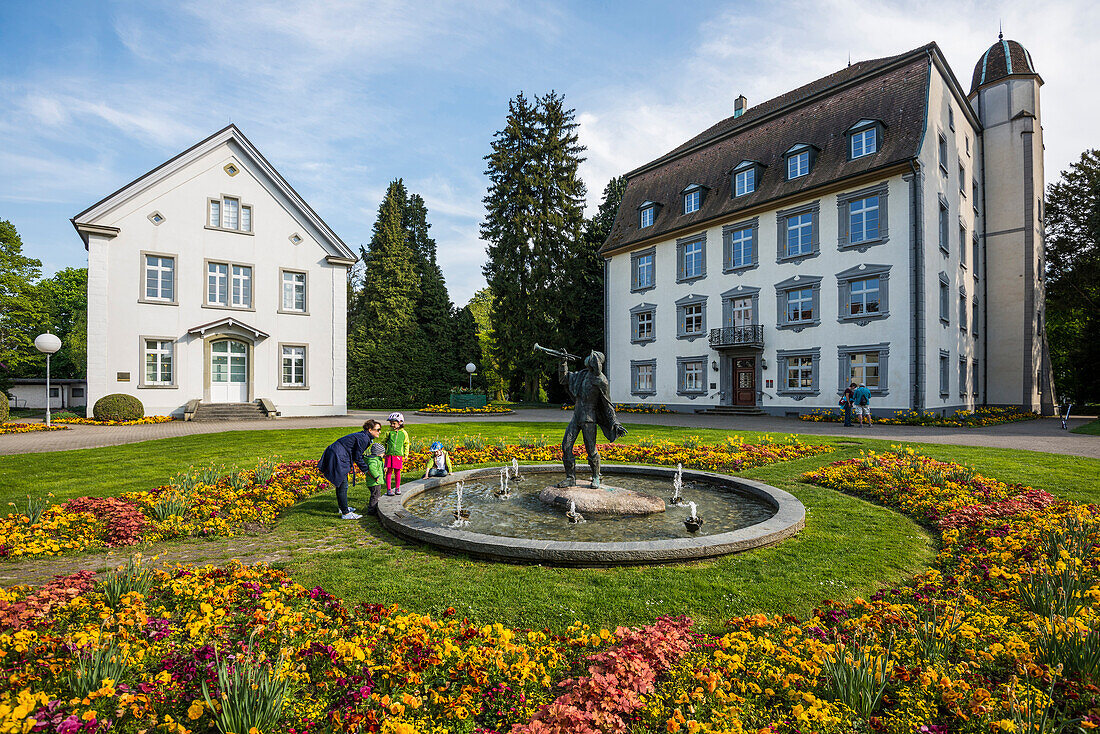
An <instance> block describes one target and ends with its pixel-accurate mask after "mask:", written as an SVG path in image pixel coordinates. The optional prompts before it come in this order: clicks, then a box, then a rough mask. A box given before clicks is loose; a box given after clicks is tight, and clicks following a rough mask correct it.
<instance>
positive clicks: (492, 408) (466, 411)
mask: <svg viewBox="0 0 1100 734" xmlns="http://www.w3.org/2000/svg"><path fill="white" fill-rule="evenodd" d="M511 412H512V409H511V408H504V407H502V406H500V405H483V406H481V407H480V408H452V407H451V406H449V405H445V404H440V405H429V406H427V407H424V408H421V409H420V410H418V411H416V413H417V415H420V414H421V413H427V414H433V415H434V414H437V413H438V414H446V415H489V414H493V413H511Z"/></svg>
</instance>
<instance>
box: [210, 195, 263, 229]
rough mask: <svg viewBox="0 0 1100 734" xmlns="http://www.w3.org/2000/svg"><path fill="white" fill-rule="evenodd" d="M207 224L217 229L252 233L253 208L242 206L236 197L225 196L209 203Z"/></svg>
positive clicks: (247, 205) (246, 205)
mask: <svg viewBox="0 0 1100 734" xmlns="http://www.w3.org/2000/svg"><path fill="white" fill-rule="evenodd" d="M207 214H208V217H207V224H208V225H209V226H210V227H213V228H215V229H228V230H232V231H234V232H251V231H252V206H251V205H249V204H242V203H241V200H240V199H239V198H237V197H235V196H223V197H221V198H220V199H210V200H208V201H207Z"/></svg>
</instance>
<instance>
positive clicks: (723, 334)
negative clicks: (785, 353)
mask: <svg viewBox="0 0 1100 734" xmlns="http://www.w3.org/2000/svg"><path fill="white" fill-rule="evenodd" d="M710 345H711V346H712V347H714V348H715V349H722V348H723V347H763V346H764V327H763V325H761V324H753V325H752V326H725V327H723V328H721V329H711V330H710Z"/></svg>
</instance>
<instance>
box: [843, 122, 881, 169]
mask: <svg viewBox="0 0 1100 734" xmlns="http://www.w3.org/2000/svg"><path fill="white" fill-rule="evenodd" d="M882 129H883V127H882V123H881V122H879V121H878V120H860V121H859V122H857V123H856V124H855V125H852V126H851V127H850V128H848V132H847V135H848V160H850V161H854V160H855V159H856V158H862V157H863V156H865V155H871V154H872V153H877V152H878V149H879V144H880V142H881V140H882Z"/></svg>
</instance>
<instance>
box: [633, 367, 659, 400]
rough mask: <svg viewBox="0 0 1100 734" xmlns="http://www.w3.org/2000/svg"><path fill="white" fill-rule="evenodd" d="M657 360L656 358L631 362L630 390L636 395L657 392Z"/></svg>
mask: <svg viewBox="0 0 1100 734" xmlns="http://www.w3.org/2000/svg"><path fill="white" fill-rule="evenodd" d="M656 377H657V362H656V361H655V360H645V361H632V362H631V363H630V392H631V393H632V394H634V395H642V396H645V395H652V394H654V393H655V392H657V387H656V385H657V380H656Z"/></svg>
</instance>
